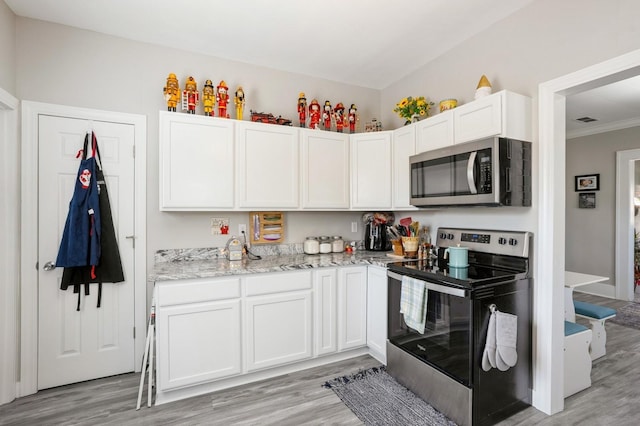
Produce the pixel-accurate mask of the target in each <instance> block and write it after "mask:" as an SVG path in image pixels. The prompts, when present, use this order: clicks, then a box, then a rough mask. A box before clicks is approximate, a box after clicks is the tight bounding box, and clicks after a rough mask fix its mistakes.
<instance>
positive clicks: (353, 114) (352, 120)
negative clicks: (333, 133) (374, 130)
mask: <svg viewBox="0 0 640 426" xmlns="http://www.w3.org/2000/svg"><path fill="white" fill-rule="evenodd" d="M357 112H358V108H356V104H351V106H350V107H349V132H350V133H355V132H356V124H357V122H358V114H357Z"/></svg>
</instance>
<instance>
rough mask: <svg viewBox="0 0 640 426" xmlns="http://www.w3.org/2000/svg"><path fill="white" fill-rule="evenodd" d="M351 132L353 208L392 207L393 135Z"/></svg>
mask: <svg viewBox="0 0 640 426" xmlns="http://www.w3.org/2000/svg"><path fill="white" fill-rule="evenodd" d="M392 134H393V132H389V131H387V132H373V133H358V134H354V135H351V208H353V209H390V208H391V204H392V202H391V181H392V176H391V135H392Z"/></svg>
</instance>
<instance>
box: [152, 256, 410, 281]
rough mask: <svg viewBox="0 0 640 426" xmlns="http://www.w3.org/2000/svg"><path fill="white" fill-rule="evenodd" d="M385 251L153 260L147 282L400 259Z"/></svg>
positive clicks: (368, 263) (375, 262) (384, 264)
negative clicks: (168, 260)
mask: <svg viewBox="0 0 640 426" xmlns="http://www.w3.org/2000/svg"><path fill="white" fill-rule="evenodd" d="M387 253H390V252H372V251H364V250H362V251H357V252H355V253H327V254H314V255H307V254H291V255H279V256H262V258H261V259H256V260H250V259H247V258H246V257H245V258H243V259H242V260H239V261H229V260H227V259H206V260H203V259H198V260H180V261H172V262H156V263H155V264H154V268H153V271H152V272H151V274H149V277H148V280H149V281H151V282H160V281H175V280H187V279H198V278H216V277H228V276H236V275H250V274H262V273H270V272H285V271H295V270H305V269H315V268H330V267H340V266H357V265H374V266H380V267H383V268H386V267H387V265H388V264H389V263H391V262H398V261H402V259H399V258H397V257H390V256H387Z"/></svg>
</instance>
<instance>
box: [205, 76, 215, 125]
mask: <svg viewBox="0 0 640 426" xmlns="http://www.w3.org/2000/svg"><path fill="white" fill-rule="evenodd" d="M215 105H216V95H215V93H214V90H213V83H212V82H211V80H207V81H205V82H204V89H202V107H203V108H204V115H206V116H209V117H213V107H214V106H215Z"/></svg>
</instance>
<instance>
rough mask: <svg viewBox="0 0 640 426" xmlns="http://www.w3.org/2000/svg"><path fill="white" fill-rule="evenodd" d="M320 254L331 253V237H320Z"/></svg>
mask: <svg viewBox="0 0 640 426" xmlns="http://www.w3.org/2000/svg"><path fill="white" fill-rule="evenodd" d="M319 240H320V253H331V249H332V246H331V239H330V238H329V237H320V238H319Z"/></svg>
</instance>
